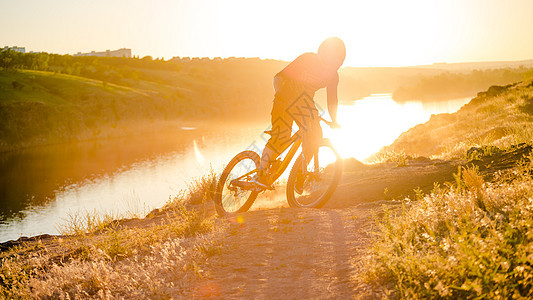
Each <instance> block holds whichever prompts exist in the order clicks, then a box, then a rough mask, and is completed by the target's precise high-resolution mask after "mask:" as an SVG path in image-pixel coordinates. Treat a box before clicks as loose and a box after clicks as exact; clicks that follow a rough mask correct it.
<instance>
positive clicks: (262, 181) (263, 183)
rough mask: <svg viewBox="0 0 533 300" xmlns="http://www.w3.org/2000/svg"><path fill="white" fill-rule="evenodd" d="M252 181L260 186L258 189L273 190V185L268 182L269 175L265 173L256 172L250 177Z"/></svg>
mask: <svg viewBox="0 0 533 300" xmlns="http://www.w3.org/2000/svg"><path fill="white" fill-rule="evenodd" d="M250 182H252V183H254V184H255V185H256V186H257V187H258V191H262V190H273V189H274V188H272V186H271V185H269V184H268V176H265V175H263V174H257V173H256V174H254V175H252V178H251V179H250Z"/></svg>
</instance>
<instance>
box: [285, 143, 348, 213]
mask: <svg viewBox="0 0 533 300" xmlns="http://www.w3.org/2000/svg"><path fill="white" fill-rule="evenodd" d="M304 165H305V166H304ZM341 175H342V159H341V157H340V155H339V154H338V153H337V151H336V150H335V148H333V146H332V144H331V142H330V141H329V139H322V141H321V142H320V143H319V145H318V149H317V150H316V151H315V153H314V155H313V157H311V158H310V159H308V160H307V163H306V162H305V161H304V157H303V155H302V154H300V156H299V157H298V159H297V160H296V162H295V163H294V165H293V167H292V170H291V172H290V174H289V179H288V181H287V201H288V202H289V205H290V206H291V207H314V208H320V207H322V206H324V204H326V202H328V200H329V199H330V198H331V196H332V195H333V192H335V189H336V188H337V185H338V184H339V181H340V178H341ZM298 185H299V186H300V189H301V193H298V192H297V190H298V188H297V186H298Z"/></svg>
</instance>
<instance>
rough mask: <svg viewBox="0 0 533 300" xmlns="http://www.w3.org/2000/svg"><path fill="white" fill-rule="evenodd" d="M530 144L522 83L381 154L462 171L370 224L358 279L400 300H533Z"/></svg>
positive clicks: (527, 87) (532, 89) (526, 90)
mask: <svg viewBox="0 0 533 300" xmlns="http://www.w3.org/2000/svg"><path fill="white" fill-rule="evenodd" d="M532 142H533V81H532V80H531V79H529V80H526V81H524V82H520V83H515V84H511V85H507V86H493V87H491V88H489V89H488V90H487V91H486V92H482V93H479V94H478V96H477V97H476V98H474V99H472V101H471V102H470V103H469V104H467V105H465V106H464V107H463V108H461V110H460V111H458V112H457V113H454V114H441V115H436V116H433V117H432V118H431V120H430V121H428V122H427V123H425V124H421V125H418V126H416V127H414V128H412V129H410V130H409V131H407V132H406V133H404V134H402V135H401V136H400V138H399V139H398V140H396V141H395V142H394V143H393V144H392V145H391V146H389V147H386V149H384V150H383V151H384V152H386V151H390V150H392V151H400V152H401V151H405V153H407V154H410V155H420V154H421V155H426V156H433V157H439V158H443V159H445V158H451V157H457V158H460V159H461V160H462V161H463V162H464V163H463V164H464V167H461V168H459V169H458V172H457V173H456V174H455V175H454V179H455V180H454V182H451V183H448V184H446V185H444V186H439V185H435V188H434V189H433V191H432V192H430V193H429V194H427V195H424V194H423V193H420V192H419V195H417V197H416V199H411V200H409V199H406V201H404V204H403V205H402V209H401V210H393V211H389V212H387V213H385V214H384V217H382V218H380V219H379V220H378V221H377V222H378V230H377V231H376V235H375V236H374V247H373V248H372V249H371V250H370V253H369V254H370V255H369V256H368V257H367V259H366V262H365V267H366V269H367V270H368V271H367V273H366V277H365V280H366V281H367V282H368V283H369V284H371V285H372V286H374V288H376V289H378V290H381V291H384V293H386V294H389V295H391V296H392V297H393V298H401V299H434V298H438V299H474V298H475V299H531V297H533V284H532V281H531V278H532V276H533V268H532V267H531V266H532V264H533V259H532V258H533V255H532V249H533V236H532V235H531V229H532V228H533V223H532V221H531V220H532V212H533V211H532V209H531V208H532V207H533V201H532V199H533V195H532V190H531V186H532V185H533V180H532V174H533V155H532V153H531V152H532V150H531V149H532V148H531V144H532ZM491 169H492V170H491ZM413 200H414V201H413Z"/></svg>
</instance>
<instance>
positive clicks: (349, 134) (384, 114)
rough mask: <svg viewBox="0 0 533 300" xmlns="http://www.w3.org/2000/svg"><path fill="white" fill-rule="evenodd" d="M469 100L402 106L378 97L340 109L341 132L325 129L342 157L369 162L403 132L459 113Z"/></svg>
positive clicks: (404, 104) (386, 98) (380, 95)
mask: <svg viewBox="0 0 533 300" xmlns="http://www.w3.org/2000/svg"><path fill="white" fill-rule="evenodd" d="M468 100H469V98H462V99H456V100H450V101H441V102H434V103H425V104H424V103H422V102H405V103H398V102H395V101H394V100H393V99H392V96H391V95H390V94H374V95H371V96H369V97H365V98H364V99H362V100H358V101H355V102H354V103H353V104H352V105H340V106H339V112H338V114H339V115H338V119H339V124H341V128H340V129H336V130H332V129H329V128H325V129H324V134H325V136H327V137H330V138H331V139H332V141H333V144H334V145H335V147H336V148H337V150H338V151H339V153H340V155H341V156H342V157H345V158H346V157H355V158H356V159H358V160H365V159H366V158H368V157H369V156H371V155H372V154H374V153H375V152H377V151H379V150H380V149H381V148H382V147H384V146H386V145H389V144H391V143H392V142H393V141H394V140H395V139H396V138H397V137H398V136H399V135H400V134H401V133H402V132H404V131H406V130H408V129H409V128H411V127H412V126H414V125H416V124H419V123H423V122H425V121H427V120H429V118H430V117H431V115H432V114H435V113H442V112H455V111H457V110H458V109H459V108H460V107H461V106H462V105H463V104H465V103H466V102H468Z"/></svg>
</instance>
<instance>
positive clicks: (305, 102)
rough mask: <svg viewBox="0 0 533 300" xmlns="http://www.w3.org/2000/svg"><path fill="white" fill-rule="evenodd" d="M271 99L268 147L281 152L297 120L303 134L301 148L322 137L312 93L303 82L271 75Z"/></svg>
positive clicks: (307, 146)
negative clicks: (272, 84) (272, 80)
mask: <svg viewBox="0 0 533 300" xmlns="http://www.w3.org/2000/svg"><path fill="white" fill-rule="evenodd" d="M274 89H275V91H276V93H275V95H274V101H273V106H272V113H271V122H272V123H271V124H272V130H271V133H270V135H271V137H270V139H269V140H268V142H267V147H269V148H270V149H272V150H274V151H275V152H276V154H277V155H279V154H281V153H282V152H283V151H284V150H285V149H286V148H287V146H288V144H289V143H290V137H291V135H292V134H294V133H295V131H293V129H292V126H293V123H296V125H297V126H298V128H299V129H300V131H301V133H302V134H303V136H302V139H303V149H304V151H306V150H307V149H310V147H312V146H313V144H314V143H316V142H317V141H318V140H319V138H321V137H322V129H321V127H320V117H319V114H318V110H317V108H316V106H315V103H314V101H313V96H314V92H311V91H309V89H306V88H305V86H303V85H302V84H300V83H298V82H296V81H294V80H290V79H286V78H284V77H282V76H276V77H274ZM311 149H312V148H311Z"/></svg>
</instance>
